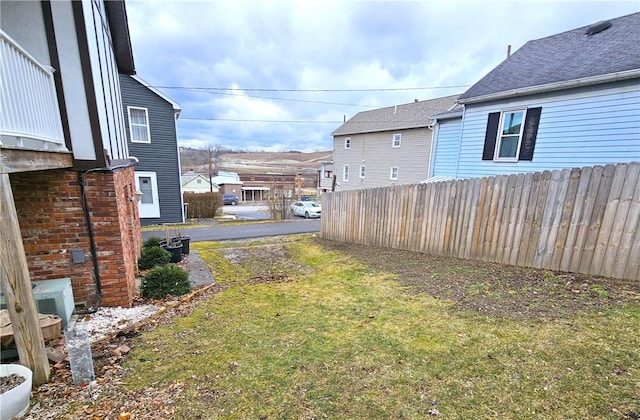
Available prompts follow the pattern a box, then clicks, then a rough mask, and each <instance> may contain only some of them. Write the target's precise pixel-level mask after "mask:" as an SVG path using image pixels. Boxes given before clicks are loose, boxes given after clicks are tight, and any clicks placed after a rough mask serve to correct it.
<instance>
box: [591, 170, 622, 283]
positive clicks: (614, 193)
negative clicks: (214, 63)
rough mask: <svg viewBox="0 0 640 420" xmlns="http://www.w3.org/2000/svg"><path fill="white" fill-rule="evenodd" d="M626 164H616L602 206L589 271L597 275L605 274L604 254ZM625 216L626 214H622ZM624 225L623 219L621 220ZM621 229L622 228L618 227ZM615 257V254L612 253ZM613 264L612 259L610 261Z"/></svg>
mask: <svg viewBox="0 0 640 420" xmlns="http://www.w3.org/2000/svg"><path fill="white" fill-rule="evenodd" d="M627 169H628V166H627V165H624V164H623V165H616V166H615V170H614V173H613V179H612V180H611V187H610V189H609V196H608V197H607V201H606V204H605V207H604V213H603V215H602V221H601V223H600V230H599V231H598V237H597V239H596V244H595V248H594V250H593V258H592V260H591V268H590V270H589V271H590V272H591V273H592V274H597V275H605V274H604V273H603V268H604V266H605V265H606V264H605V255H606V253H607V248H608V244H609V238H610V237H611V230H612V228H613V225H614V222H615V217H616V213H617V211H618V204H619V203H620V195H621V194H622V188H623V186H624V181H625V179H626V177H627ZM624 217H625V218H626V214H625V216H624ZM622 223H623V225H624V221H623V222H622ZM620 229H622V228H620ZM614 257H615V254H614ZM611 264H613V261H612V262H611Z"/></svg>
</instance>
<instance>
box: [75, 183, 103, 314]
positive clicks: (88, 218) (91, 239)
mask: <svg viewBox="0 0 640 420" xmlns="http://www.w3.org/2000/svg"><path fill="white" fill-rule="evenodd" d="M87 172H88V171H86V172H78V185H79V186H80V194H81V195H82V210H83V212H84V220H85V222H86V223H87V232H88V233H89V247H90V249H91V259H92V260H93V273H94V275H95V279H96V304H95V306H94V307H93V308H92V309H90V310H86V311H76V314H78V315H85V314H92V313H95V312H97V311H98V307H99V306H100V299H101V298H102V283H101V281H100V266H99V264H98V252H97V251H96V241H95V238H94V234H93V227H92V224H91V215H90V214H89V204H88V203H87V194H86V191H85V185H84V181H85V179H84V177H85V175H86V174H87Z"/></svg>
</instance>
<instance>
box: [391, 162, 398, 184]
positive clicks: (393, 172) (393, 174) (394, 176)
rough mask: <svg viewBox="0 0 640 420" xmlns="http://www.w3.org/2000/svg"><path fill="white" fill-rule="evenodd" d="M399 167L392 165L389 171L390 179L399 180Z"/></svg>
mask: <svg viewBox="0 0 640 420" xmlns="http://www.w3.org/2000/svg"><path fill="white" fill-rule="evenodd" d="M398 171H399V169H398V167H397V166H392V167H391V170H390V171H389V179H390V180H392V181H397V180H398Z"/></svg>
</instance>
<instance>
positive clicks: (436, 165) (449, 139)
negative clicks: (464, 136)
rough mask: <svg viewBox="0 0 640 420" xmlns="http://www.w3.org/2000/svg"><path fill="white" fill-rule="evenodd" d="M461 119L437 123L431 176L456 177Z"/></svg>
mask: <svg viewBox="0 0 640 420" xmlns="http://www.w3.org/2000/svg"><path fill="white" fill-rule="evenodd" d="M461 132H462V119H461V118H454V119H448V120H442V121H438V130H437V133H438V134H437V142H436V144H435V148H434V151H433V153H434V160H433V172H432V174H431V176H450V177H452V178H455V177H456V172H457V170H458V154H459V153H460V134H461Z"/></svg>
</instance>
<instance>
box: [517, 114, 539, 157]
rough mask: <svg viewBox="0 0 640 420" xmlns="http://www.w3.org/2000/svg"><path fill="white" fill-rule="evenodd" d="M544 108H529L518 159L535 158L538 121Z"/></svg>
mask: <svg viewBox="0 0 640 420" xmlns="http://www.w3.org/2000/svg"><path fill="white" fill-rule="evenodd" d="M541 113H542V108H529V109H527V117H526V118H525V121H524V133H522V144H521V145H520V156H518V160H533V149H534V148H535V147H536V137H537V136H538V123H539V122H540V114H541Z"/></svg>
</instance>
